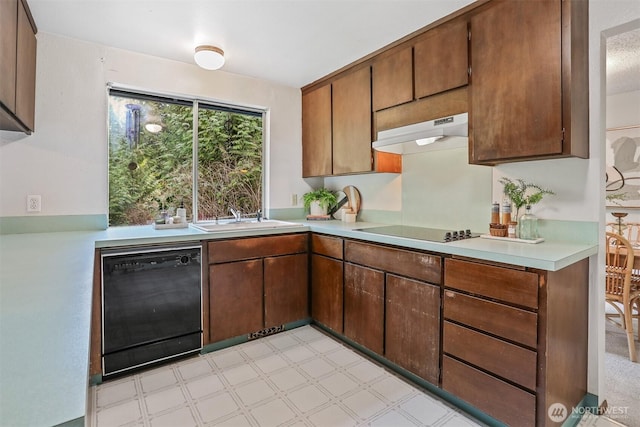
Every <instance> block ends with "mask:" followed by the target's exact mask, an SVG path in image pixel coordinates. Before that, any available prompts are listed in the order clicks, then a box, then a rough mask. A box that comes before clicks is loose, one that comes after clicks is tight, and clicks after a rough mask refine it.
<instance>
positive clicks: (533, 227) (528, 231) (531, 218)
mask: <svg viewBox="0 0 640 427" xmlns="http://www.w3.org/2000/svg"><path fill="white" fill-rule="evenodd" d="M518 225H519V228H520V230H519V231H520V233H519V236H518V237H520V238H521V239H524V240H534V239H537V238H538V237H539V236H538V217H536V216H535V215H534V214H533V213H531V206H530V205H528V206H527V207H526V209H525V213H524V215H522V216H521V217H520V220H519V221H518Z"/></svg>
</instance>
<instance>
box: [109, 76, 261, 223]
mask: <svg viewBox="0 0 640 427" xmlns="http://www.w3.org/2000/svg"><path fill="white" fill-rule="evenodd" d="M106 92H107V97H106V101H107V114H106V116H107V121H108V117H109V114H108V110H109V105H108V104H109V97H111V96H120V97H130V98H132V99H140V100H148V101H157V102H166V103H172V104H179V105H184V106H191V108H192V116H193V122H192V128H193V132H192V134H193V137H192V138H193V139H192V151H191V153H192V167H191V173H192V177H191V179H192V188H191V190H192V195H191V198H192V212H191V222H192V223H193V224H198V223H200V224H206V223H211V222H213V221H214V220H202V221H199V220H198V146H199V138H198V124H199V121H198V118H199V109H200V108H201V106H200V104H202V105H204V106H206V107H212V108H209V109H215V110H218V111H228V112H233V113H240V114H247V115H252V116H256V117H258V116H259V117H261V120H262V153H261V156H262V180H261V186H262V188H261V193H262V197H261V203H260V204H261V207H260V209H261V210H262V212H266V208H267V197H268V176H269V169H268V165H269V157H268V152H269V150H268V149H267V148H268V141H269V138H268V129H269V122H268V120H269V110H268V108H266V107H259V106H254V105H246V104H240V103H230V102H226V101H221V100H218V99H213V98H207V97H201V96H190V95H183V94H175V93H168V92H155V91H150V90H146V89H140V88H135V87H131V86H126V85H119V84H115V83H108V84H107V91H106ZM107 133H108V126H107ZM108 139H109V138H108V137H107V143H108ZM108 163H109V158H107V182H109V167H108ZM107 207H109V192H108V191H107ZM243 213H244V214H246V213H247V212H243ZM108 214H110V211H109V210H108ZM108 216H109V215H108Z"/></svg>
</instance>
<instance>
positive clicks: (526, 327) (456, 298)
mask: <svg viewBox="0 0 640 427" xmlns="http://www.w3.org/2000/svg"><path fill="white" fill-rule="evenodd" d="M444 318H445V319H447V320H453V321H455V322H457V323H462V324H464V325H468V326H470V327H472V328H475V329H479V330H481V331H484V332H488V333H490V334H492V335H497V336H499V337H502V338H505V339H507V340H509V341H515V342H517V343H520V344H523V345H526V346H529V347H533V348H536V346H537V343H538V339H537V337H538V331H537V328H538V324H537V323H538V316H537V315H536V313H533V312H530V311H526V310H522V309H519V308H515V307H509V306H507V305H504V304H500V303H497V302H492V301H487V300H483V299H480V298H476V297H472V296H469V295H464V294H460V293H458V292H454V291H450V290H445V292H444Z"/></svg>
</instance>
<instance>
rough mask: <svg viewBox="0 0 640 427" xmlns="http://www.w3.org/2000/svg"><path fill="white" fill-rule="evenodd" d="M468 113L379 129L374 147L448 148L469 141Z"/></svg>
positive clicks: (402, 151) (391, 149) (399, 151)
mask: <svg viewBox="0 0 640 427" xmlns="http://www.w3.org/2000/svg"><path fill="white" fill-rule="evenodd" d="M468 122H469V113H462V114H456V115H453V116H448V117H442V118H439V119H436V120H429V121H428V122H422V123H415V124H412V125H408V126H402V127H398V128H395V129H388V130H383V131H380V132H378V139H377V140H376V141H374V142H373V144H372V146H373V148H374V149H375V150H378V151H384V152H387V153H395V154H414V153H421V152H424V151H435V150H448V149H451V148H459V147H465V146H467V145H468V139H467V136H468V134H469V128H468Z"/></svg>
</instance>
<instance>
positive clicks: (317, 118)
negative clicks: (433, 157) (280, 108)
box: [302, 67, 402, 178]
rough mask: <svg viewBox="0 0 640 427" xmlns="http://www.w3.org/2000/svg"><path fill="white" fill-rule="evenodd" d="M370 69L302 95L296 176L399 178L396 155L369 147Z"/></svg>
mask: <svg viewBox="0 0 640 427" xmlns="http://www.w3.org/2000/svg"><path fill="white" fill-rule="evenodd" d="M371 142H372V113H371V70H370V67H365V68H360V69H358V70H355V71H353V72H350V73H348V74H346V75H344V76H341V77H339V78H336V79H335V80H333V81H332V82H331V83H327V84H326V85H324V86H320V87H318V88H314V89H313V90H309V91H303V93H302V176H303V177H305V178H306V177H312V176H331V175H347V174H356V173H370V172H390V173H399V172H401V171H402V160H401V157H400V156H399V155H397V154H391V153H378V152H374V151H373V150H372V148H371Z"/></svg>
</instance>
